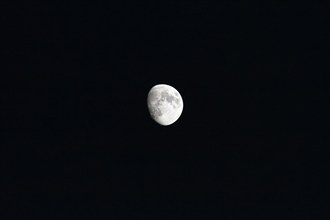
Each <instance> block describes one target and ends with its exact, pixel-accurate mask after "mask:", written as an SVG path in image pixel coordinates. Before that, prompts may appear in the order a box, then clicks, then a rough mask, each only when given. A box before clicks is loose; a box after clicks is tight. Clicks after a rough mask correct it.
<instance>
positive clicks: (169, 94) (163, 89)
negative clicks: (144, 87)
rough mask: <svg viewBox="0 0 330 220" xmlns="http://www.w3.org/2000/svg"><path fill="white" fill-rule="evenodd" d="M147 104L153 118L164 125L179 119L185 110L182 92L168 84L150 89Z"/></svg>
mask: <svg viewBox="0 0 330 220" xmlns="http://www.w3.org/2000/svg"><path fill="white" fill-rule="evenodd" d="M147 104H148V109H149V113H150V116H151V118H152V119H153V120H155V121H156V122H157V123H158V124H160V125H164V126H167V125H170V124H173V123H174V122H175V121H177V120H178V119H179V117H180V116H181V113H182V110H183V100H182V97H181V95H180V93H179V92H178V91H177V90H176V89H175V88H173V87H172V86H169V85H166V84H159V85H156V86H154V87H152V88H151V89H150V91H149V94H148V98H147Z"/></svg>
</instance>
